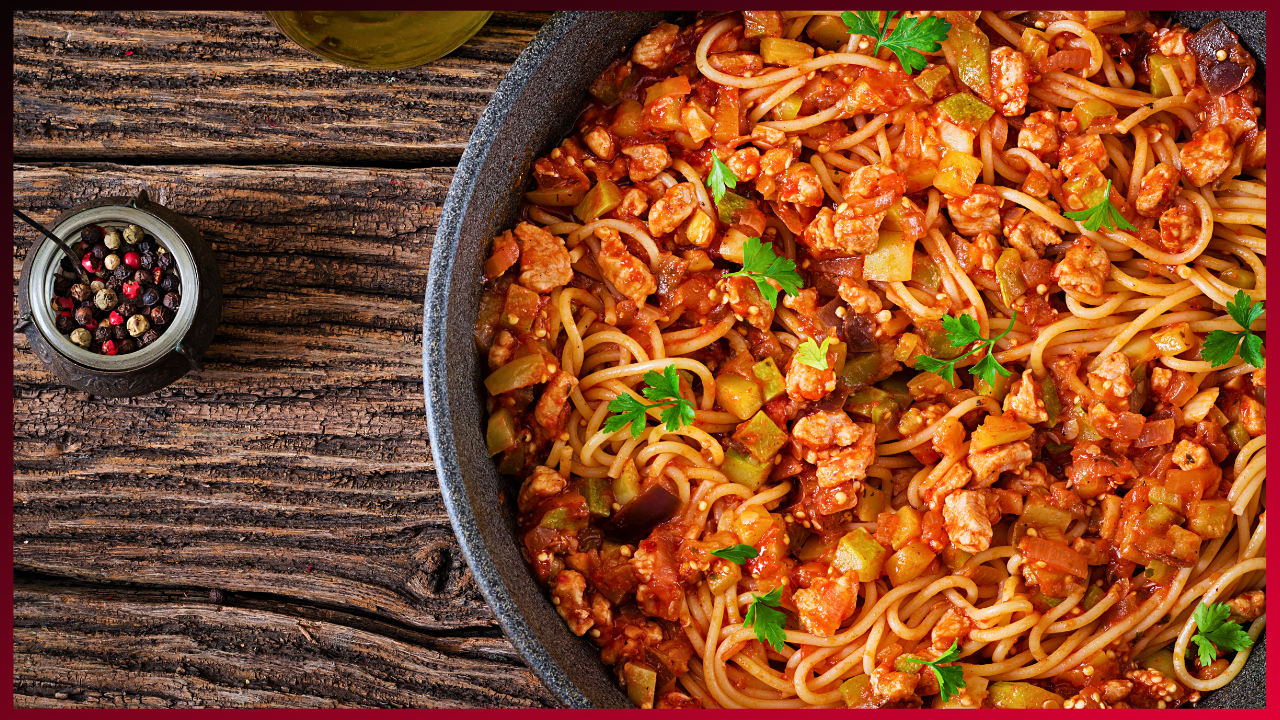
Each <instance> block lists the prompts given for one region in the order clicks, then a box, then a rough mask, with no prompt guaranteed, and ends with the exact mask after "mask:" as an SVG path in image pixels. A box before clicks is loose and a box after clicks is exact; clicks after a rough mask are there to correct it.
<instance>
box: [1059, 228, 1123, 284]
mask: <svg viewBox="0 0 1280 720" xmlns="http://www.w3.org/2000/svg"><path fill="white" fill-rule="evenodd" d="M1110 272H1111V258H1109V257H1107V251H1106V250H1104V249H1102V246H1100V245H1098V244H1096V243H1094V242H1093V241H1092V240H1090V239H1089V238H1087V237H1085V236H1083V235H1082V236H1080V237H1078V238H1076V240H1075V242H1073V243H1071V247H1070V248H1069V249H1068V250H1067V254H1066V256H1064V257H1063V258H1062V262H1059V263H1058V264H1057V265H1054V266H1053V276H1052V277H1053V279H1054V280H1055V281H1056V282H1057V283H1058V285H1060V286H1061V287H1062V288H1063V289H1065V290H1071V291H1073V292H1077V293H1080V294H1082V295H1089V296H1091V297H1098V296H1100V295H1102V283H1103V281H1105V280H1106V279H1107V274H1108V273H1110Z"/></svg>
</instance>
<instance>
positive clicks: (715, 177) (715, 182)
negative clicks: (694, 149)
mask: <svg viewBox="0 0 1280 720" xmlns="http://www.w3.org/2000/svg"><path fill="white" fill-rule="evenodd" d="M727 187H728V188H736V187H738V176H737V175H735V174H734V173H733V168H731V167H729V166H728V165H725V164H724V163H723V162H721V161H720V158H719V157H717V156H716V154H715V153H712V154H711V172H710V173H708V174H707V188H708V189H710V190H711V196H712V197H714V198H715V199H716V202H720V201H721V200H723V199H724V189H725V188H727Z"/></svg>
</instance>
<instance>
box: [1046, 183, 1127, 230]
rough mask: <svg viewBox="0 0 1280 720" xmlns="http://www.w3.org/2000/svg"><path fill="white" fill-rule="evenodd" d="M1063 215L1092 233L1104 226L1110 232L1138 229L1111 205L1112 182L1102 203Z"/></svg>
mask: <svg viewBox="0 0 1280 720" xmlns="http://www.w3.org/2000/svg"><path fill="white" fill-rule="evenodd" d="M1062 214H1063V215H1064V216H1065V217H1068V218H1071V219H1072V220H1075V221H1076V222H1078V223H1080V224H1081V225H1084V227H1085V229H1086V230H1088V231H1090V232H1098V228H1101V227H1104V226H1105V227H1106V228H1107V229H1108V230H1116V229H1119V228H1124V229H1125V230H1134V231H1136V230H1137V229H1138V228H1136V227H1134V226H1133V225H1130V224H1129V221H1128V220H1125V219H1124V216H1123V215H1121V214H1120V211H1119V210H1117V209H1116V206H1115V205H1112V204H1111V181H1110V180H1108V181H1107V190H1106V192H1105V193H1104V194H1103V196H1102V202H1100V203H1098V204H1097V205H1094V206H1093V207H1091V208H1088V209H1087V210H1073V211H1071V212H1065V213H1062Z"/></svg>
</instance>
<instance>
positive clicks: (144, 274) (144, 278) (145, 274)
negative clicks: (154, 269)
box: [133, 270, 155, 286]
mask: <svg viewBox="0 0 1280 720" xmlns="http://www.w3.org/2000/svg"><path fill="white" fill-rule="evenodd" d="M133 281H134V282H136V283H138V285H142V286H145V285H153V284H155V281H154V280H152V279H151V273H150V272H149V271H147V270H138V271H137V272H135V273H134V274H133Z"/></svg>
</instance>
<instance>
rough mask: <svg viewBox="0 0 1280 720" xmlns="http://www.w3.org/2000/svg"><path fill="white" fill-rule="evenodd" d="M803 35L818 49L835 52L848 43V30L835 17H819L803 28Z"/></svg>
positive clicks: (842, 22) (841, 21)
mask: <svg viewBox="0 0 1280 720" xmlns="http://www.w3.org/2000/svg"><path fill="white" fill-rule="evenodd" d="M804 31H805V34H807V35H808V36H809V39H810V40H813V41H814V42H815V43H817V44H818V46H819V47H821V48H824V49H826V50H835V49H837V48H839V47H843V46H844V44H845V43H847V42H849V28H848V26H846V25H845V24H844V21H843V20H841V19H840V18H839V17H837V16H835V15H819V16H817V17H815V18H813V19H812V20H810V21H809V24H808V25H805V26H804Z"/></svg>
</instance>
